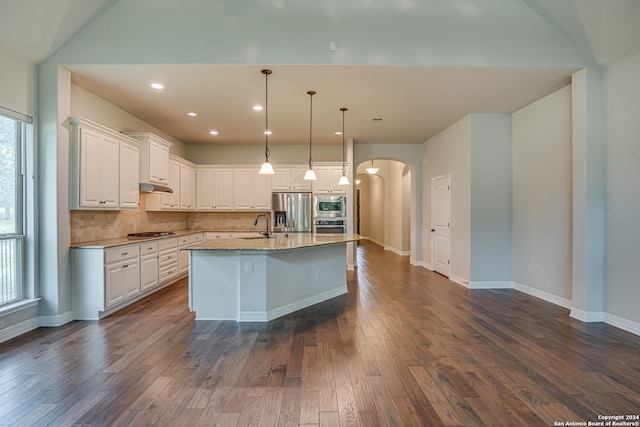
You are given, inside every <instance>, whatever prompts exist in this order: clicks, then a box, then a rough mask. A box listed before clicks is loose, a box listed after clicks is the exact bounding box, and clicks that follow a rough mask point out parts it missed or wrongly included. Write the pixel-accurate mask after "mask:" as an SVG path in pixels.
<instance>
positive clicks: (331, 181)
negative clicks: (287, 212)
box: [313, 165, 345, 194]
mask: <svg viewBox="0 0 640 427" xmlns="http://www.w3.org/2000/svg"><path fill="white" fill-rule="evenodd" d="M315 172H316V177H317V178H318V179H317V180H316V181H315V182H314V183H313V192H314V193H340V194H344V193H345V188H344V186H343V185H338V181H340V177H341V176H342V165H340V166H318V167H317V168H315Z"/></svg>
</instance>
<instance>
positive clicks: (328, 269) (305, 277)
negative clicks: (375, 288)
mask: <svg viewBox="0 0 640 427" xmlns="http://www.w3.org/2000/svg"><path fill="white" fill-rule="evenodd" d="M346 269H347V261H346V243H339V244H334V245H326V246H316V247H312V248H305V249H297V250H292V251H285V252H278V253H273V254H269V257H268V265H267V302H266V303H267V304H266V305H267V319H268V320H272V319H275V318H277V317H280V316H284V315H286V314H289V313H292V312H294V311H296V310H300V309H302V308H305V307H309V306H311V305H313V304H317V303H319V302H322V301H326V300H328V299H330V298H334V297H336V296H338V295H343V294H346V293H347V271H346Z"/></svg>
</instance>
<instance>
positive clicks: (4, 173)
mask: <svg viewBox="0 0 640 427" xmlns="http://www.w3.org/2000/svg"><path fill="white" fill-rule="evenodd" d="M8 112H9V111H8V110H4V109H2V108H0V307H1V306H2V305H4V304H8V303H11V302H15V301H17V300H20V299H22V298H23V297H24V283H23V277H24V275H23V250H24V235H23V230H24V227H23V224H24V218H23V215H22V213H23V212H22V206H23V173H22V170H23V165H22V153H23V150H24V136H25V130H26V122H25V121H24V120H20V119H17V118H15V117H14V116H15V115H8V114H6V113H8ZM9 113H11V112H9Z"/></svg>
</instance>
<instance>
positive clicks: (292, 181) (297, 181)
mask: <svg viewBox="0 0 640 427" xmlns="http://www.w3.org/2000/svg"><path fill="white" fill-rule="evenodd" d="M306 171H307V169H306V167H304V166H291V167H279V166H278V167H276V173H275V174H274V175H272V178H271V184H272V185H271V188H272V190H273V191H291V192H295V191H311V181H307V180H305V179H303V178H304V174H305V173H306Z"/></svg>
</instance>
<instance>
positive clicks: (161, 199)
mask: <svg viewBox="0 0 640 427" xmlns="http://www.w3.org/2000/svg"><path fill="white" fill-rule="evenodd" d="M169 180H170V181H171V183H172V184H171V189H172V190H173V193H165V194H159V193H148V194H146V195H145V210H147V211H165V210H174V211H175V210H181V211H184V210H193V209H194V208H195V205H196V204H195V188H196V172H195V165H194V164H193V163H191V162H189V161H187V160H184V159H181V158H180V157H176V156H170V159H169Z"/></svg>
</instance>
